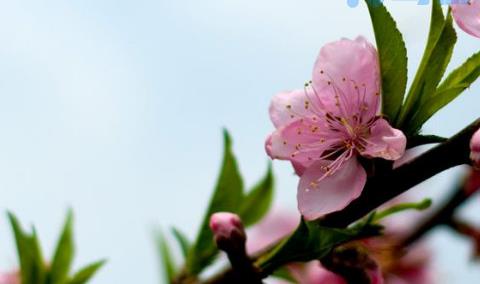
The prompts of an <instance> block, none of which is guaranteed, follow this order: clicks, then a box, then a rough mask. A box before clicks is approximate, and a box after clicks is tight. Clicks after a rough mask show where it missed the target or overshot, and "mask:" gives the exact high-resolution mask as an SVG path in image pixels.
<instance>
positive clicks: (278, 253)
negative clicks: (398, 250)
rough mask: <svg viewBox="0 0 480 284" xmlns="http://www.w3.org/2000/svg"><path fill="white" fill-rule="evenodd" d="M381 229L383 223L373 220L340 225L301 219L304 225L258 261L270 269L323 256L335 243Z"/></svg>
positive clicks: (263, 267) (372, 233)
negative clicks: (349, 226)
mask: <svg viewBox="0 0 480 284" xmlns="http://www.w3.org/2000/svg"><path fill="white" fill-rule="evenodd" d="M379 230H380V227H379V226H376V225H373V224H371V222H365V223H359V224H358V225H357V226H353V227H351V228H348V229H338V228H327V227H322V226H320V225H318V224H317V223H314V222H305V221H303V220H301V222H300V225H299V226H298V228H297V229H296V230H295V232H294V233H293V234H292V235H291V236H290V237H288V238H287V239H285V240H284V241H283V242H282V243H280V244H279V245H278V246H277V247H276V248H274V249H273V250H272V251H271V252H270V253H269V254H268V255H266V256H265V257H263V258H260V259H259V260H258V261H257V263H256V264H257V265H258V266H259V267H261V268H262V269H265V270H266V271H270V270H272V269H273V270H274V269H276V268H278V267H282V266H283V265H284V264H286V263H290V262H306V261H311V260H315V259H321V258H322V257H324V256H325V255H327V254H328V253H329V252H330V251H331V250H332V249H333V248H334V247H335V246H337V245H339V244H342V243H345V242H348V241H352V240H355V239H358V238H363V237H369V236H373V235H378V234H379Z"/></svg>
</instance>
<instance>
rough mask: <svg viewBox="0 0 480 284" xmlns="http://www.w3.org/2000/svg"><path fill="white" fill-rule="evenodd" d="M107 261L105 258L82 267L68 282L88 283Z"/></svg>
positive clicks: (74, 283)
mask: <svg viewBox="0 0 480 284" xmlns="http://www.w3.org/2000/svg"><path fill="white" fill-rule="evenodd" d="M105 263H106V261H105V260H100V261H97V262H95V263H92V264H90V265H88V266H86V267H84V268H82V269H80V271H78V272H77V273H75V275H74V276H73V277H72V279H70V280H69V281H68V282H67V283H68V284H85V283H87V282H88V281H89V280H90V279H91V278H92V277H93V276H94V275H95V274H96V273H97V271H98V270H99V269H100V268H101V267H102V266H103V265H104V264H105Z"/></svg>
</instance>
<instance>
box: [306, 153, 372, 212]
mask: <svg viewBox="0 0 480 284" xmlns="http://www.w3.org/2000/svg"><path fill="white" fill-rule="evenodd" d="M325 165H327V164H326V161H319V162H316V163H314V164H313V165H311V166H310V167H309V168H308V169H307V170H306V171H305V173H304V174H303V175H302V177H301V178H300V184H299V185H298V192H297V201H298V209H299V210H300V213H301V214H302V215H303V216H304V217H305V219H307V220H315V219H318V218H319V217H321V216H323V215H325V214H329V213H332V212H335V211H339V210H342V209H343V208H345V207H346V206H347V205H348V204H350V202H352V201H353V200H355V199H356V198H358V197H359V196H360V194H361V193H362V190H363V187H364V186H365V183H366V181H367V174H366V172H365V170H364V169H363V167H362V166H361V165H360V163H359V162H358V161H357V159H356V158H355V157H354V158H351V159H349V160H348V161H346V162H345V164H344V165H343V166H342V167H341V168H340V169H339V170H338V171H337V172H335V174H333V175H330V176H327V177H325V178H323V179H321V178H322V177H323V176H324V174H325V172H324V171H323V170H322V166H325ZM319 179H321V180H320V181H319Z"/></svg>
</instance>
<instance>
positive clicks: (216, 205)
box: [187, 131, 243, 275]
mask: <svg viewBox="0 0 480 284" xmlns="http://www.w3.org/2000/svg"><path fill="white" fill-rule="evenodd" d="M224 145H225V146H224V147H225V150H224V156H223V164H222V168H221V172H220V176H219V177H218V181H217V185H216V187H215V191H214V193H213V197H212V199H211V201H210V205H209V207H208V210H207V212H206V214H205V216H204V219H203V222H202V225H201V227H200V232H199V234H198V236H197V239H196V241H195V244H194V245H193V247H192V249H191V250H190V252H189V254H188V258H187V271H188V272H189V273H190V274H193V275H197V274H198V273H200V272H201V271H202V270H203V269H204V268H205V267H206V266H208V265H209V264H210V263H211V262H212V261H213V259H214V258H215V256H216V255H217V253H218V249H217V248H216V246H215V244H214V242H213V235H212V232H211V231H210V228H209V227H208V224H209V221H210V216H211V215H212V214H213V213H216V212H221V211H228V212H233V213H238V211H239V209H240V205H241V204H242V199H243V181H242V177H241V176H240V172H239V170H238V166H237V161H236V159H235V156H234V155H233V152H232V140H231V138H230V135H229V134H228V132H227V131H224Z"/></svg>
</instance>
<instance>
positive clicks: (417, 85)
mask: <svg viewBox="0 0 480 284" xmlns="http://www.w3.org/2000/svg"><path fill="white" fill-rule="evenodd" d="M444 26H445V16H444V15H443V10H442V5H441V3H440V0H433V1H432V13H431V18H430V32H429V34H428V40H427V45H426V47H425V51H424V53H423V57H422V61H421V62H420V66H419V68H418V70H417V74H416V75H415V79H414V80H413V83H412V86H411V87H410V90H409V92H408V95H407V98H406V101H405V105H404V106H403V108H402V112H401V115H400V117H399V125H402V124H403V123H404V122H405V120H406V119H407V116H408V115H410V112H411V110H412V109H413V108H414V107H415V105H416V104H418V99H419V97H420V96H421V94H422V92H423V88H424V87H423V86H424V84H425V73H426V71H427V70H431V68H430V66H429V63H430V62H431V61H434V60H435V58H434V57H433V56H432V53H433V50H434V49H435V47H436V46H437V43H438V42H439V39H440V36H441V34H442V32H443V29H444ZM435 71H436V70H435ZM417 107H418V105H417Z"/></svg>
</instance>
